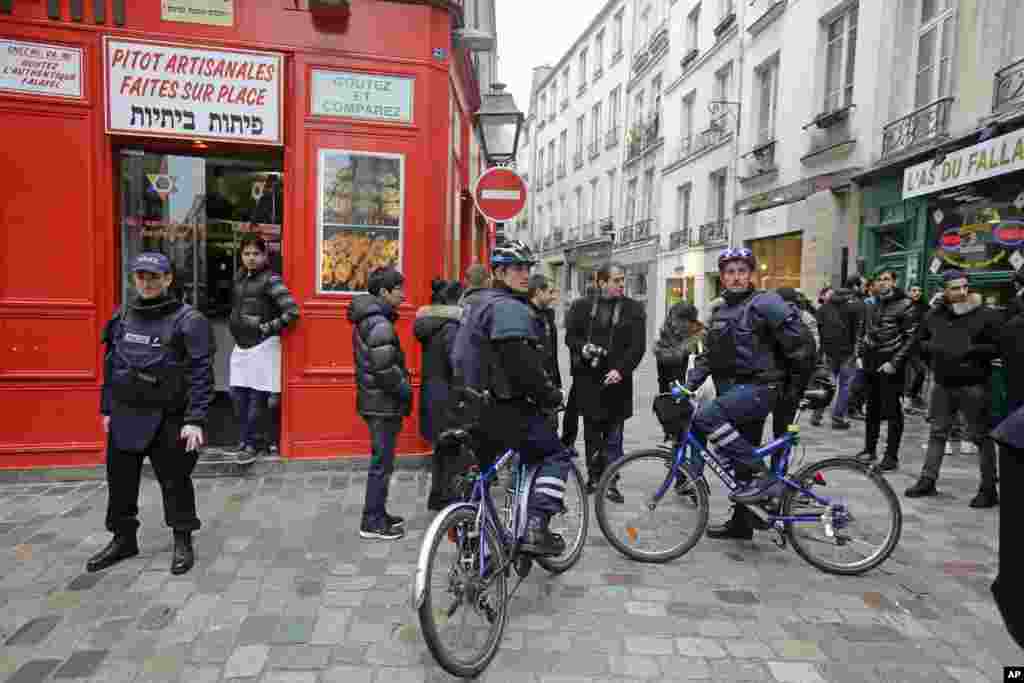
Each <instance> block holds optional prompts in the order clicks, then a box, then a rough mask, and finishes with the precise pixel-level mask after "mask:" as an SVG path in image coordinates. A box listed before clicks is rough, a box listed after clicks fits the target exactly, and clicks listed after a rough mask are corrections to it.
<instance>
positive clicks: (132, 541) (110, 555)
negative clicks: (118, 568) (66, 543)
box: [85, 534, 139, 572]
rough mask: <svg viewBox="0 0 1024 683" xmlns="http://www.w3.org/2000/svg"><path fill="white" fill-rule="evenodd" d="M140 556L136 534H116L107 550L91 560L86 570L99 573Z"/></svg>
mask: <svg viewBox="0 0 1024 683" xmlns="http://www.w3.org/2000/svg"><path fill="white" fill-rule="evenodd" d="M138 554H139V542H138V540H137V539H136V538H135V534H114V538H113V539H111V541H110V543H108V544H107V547H106V548H104V549H103V550H101V551H99V552H98V553H96V554H95V555H93V556H92V557H90V558H89V561H88V562H87V563H86V564H85V568H86V570H87V571H90V572H98V571H100V570H101V569H106V568H107V567H111V566H113V565H115V564H117V563H118V562H120V561H121V560H127V559H128V558H129V557H135V556H136V555H138Z"/></svg>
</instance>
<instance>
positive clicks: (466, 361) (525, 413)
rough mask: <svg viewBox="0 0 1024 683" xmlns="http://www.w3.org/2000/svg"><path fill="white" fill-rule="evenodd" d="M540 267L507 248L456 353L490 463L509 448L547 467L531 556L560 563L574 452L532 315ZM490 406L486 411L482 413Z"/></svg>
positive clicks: (497, 257) (514, 246) (459, 378)
mask: <svg viewBox="0 0 1024 683" xmlns="http://www.w3.org/2000/svg"><path fill="white" fill-rule="evenodd" d="M534 263H536V260H535V259H534V257H533V254H532V252H531V251H530V248H529V247H527V246H526V245H524V244H523V243H522V242H518V241H513V242H507V243H505V244H503V245H502V246H499V247H496V248H495V249H494V251H493V252H492V253H491V266H492V268H493V269H494V280H493V283H492V285H493V286H492V288H491V289H486V290H483V291H481V292H480V293H479V295H478V297H477V299H476V300H475V302H474V303H473V305H472V306H471V307H470V309H469V310H468V311H467V312H466V313H465V314H464V316H463V321H462V324H461V325H460V326H459V332H458V334H457V335H456V337H455V347H454V349H453V350H452V366H453V374H454V377H455V381H454V386H453V389H454V392H455V393H456V394H457V395H458V396H459V399H458V400H459V401H460V402H462V403H463V405H465V404H467V403H469V402H470V401H472V402H473V403H474V406H473V407H471V408H469V409H468V410H467V411H466V412H467V413H475V414H478V418H477V419H475V420H474V419H469V418H468V416H467V415H462V416H458V419H462V420H463V421H467V420H468V421H470V422H476V424H472V425H467V427H468V428H469V430H470V432H471V433H472V434H473V436H474V438H475V439H476V441H477V455H478V457H479V458H480V459H481V461H483V462H484V463H486V462H490V461H493V459H494V458H496V457H497V456H498V455H500V454H501V453H502V452H503V451H505V450H506V449H509V448H514V449H516V451H518V453H519V456H520V457H521V458H523V460H524V462H528V463H541V469H540V472H539V473H538V474H537V478H536V481H535V482H534V486H533V490H532V491H531V492H530V499H529V502H528V507H527V532H526V540H525V541H524V543H523V545H522V546H521V549H522V551H523V552H524V553H528V554H531V555H560V554H562V553H563V552H565V541H564V540H563V539H562V537H561V536H559V535H558V534H555V533H552V532H551V530H550V528H549V522H550V519H551V516H552V515H553V514H555V513H557V512H559V511H560V510H561V508H562V499H563V498H564V497H565V480H566V476H567V475H568V473H569V461H568V457H569V455H570V454H569V452H568V449H567V448H566V447H565V446H563V445H562V443H561V442H560V441H559V440H558V432H557V431H556V430H555V428H554V426H553V425H552V421H551V416H552V415H553V414H554V413H555V412H556V411H557V410H558V408H559V407H561V405H562V392H561V390H560V389H559V388H558V387H556V386H555V384H554V382H553V381H552V379H551V377H550V376H549V375H548V373H547V371H546V370H545V357H544V349H543V346H542V344H543V341H544V340H542V338H541V337H542V334H543V332H542V330H543V327H542V325H541V324H540V321H539V320H538V318H537V317H536V316H535V315H534V314H533V312H532V311H531V310H530V304H529V300H528V298H527V293H528V290H529V282H530V268H532V267H533V264H534ZM481 404H483V405H481Z"/></svg>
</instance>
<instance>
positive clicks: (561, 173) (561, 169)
mask: <svg viewBox="0 0 1024 683" xmlns="http://www.w3.org/2000/svg"><path fill="white" fill-rule="evenodd" d="M565 176H566V171H565V162H564V161H559V162H558V177H559V178H564V177H565Z"/></svg>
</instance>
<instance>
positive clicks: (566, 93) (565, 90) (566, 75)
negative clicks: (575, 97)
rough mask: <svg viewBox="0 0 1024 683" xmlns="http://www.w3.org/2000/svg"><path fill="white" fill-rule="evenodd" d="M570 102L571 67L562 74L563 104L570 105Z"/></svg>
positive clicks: (566, 68)
mask: <svg viewBox="0 0 1024 683" xmlns="http://www.w3.org/2000/svg"><path fill="white" fill-rule="evenodd" d="M568 100H569V67H565V71H563V72H562V102H564V103H566V104H568Z"/></svg>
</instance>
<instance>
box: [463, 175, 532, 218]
mask: <svg viewBox="0 0 1024 683" xmlns="http://www.w3.org/2000/svg"><path fill="white" fill-rule="evenodd" d="M473 201H474V202H476V208H477V211H479V212H480V213H482V214H483V215H484V217H485V218H487V219H488V220H492V221H494V222H496V223H504V222H506V221H510V220H512V219H513V218H515V217H516V216H518V215H519V213H520V212H521V211H522V210H523V208H524V207H525V206H526V183H525V182H523V179H522V178H520V177H519V174H518V173H516V172H515V171H513V170H512V169H510V168H502V167H500V166H499V167H495V168H489V169H487V170H486V171H484V172H483V173H482V174H480V177H479V178H478V179H477V181H476V188H474V190H473Z"/></svg>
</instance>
